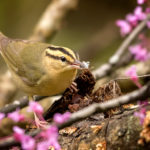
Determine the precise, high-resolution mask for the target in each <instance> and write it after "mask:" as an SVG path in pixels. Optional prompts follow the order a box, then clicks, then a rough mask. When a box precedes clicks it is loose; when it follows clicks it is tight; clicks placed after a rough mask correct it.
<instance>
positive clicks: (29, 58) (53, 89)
mask: <svg viewBox="0 0 150 150" xmlns="http://www.w3.org/2000/svg"><path fill="white" fill-rule="evenodd" d="M0 53H1V55H2V57H3V58H4V60H5V62H6V64H7V66H8V68H9V70H10V72H11V74H12V77H13V79H14V81H15V82H16V83H17V85H18V87H20V89H22V90H23V91H24V92H26V93H27V94H28V96H30V97H33V95H40V96H53V95H57V94H60V93H62V92H63V91H64V90H65V89H66V88H67V87H69V86H70V85H71V83H72V81H73V80H74V78H75V77H76V74H77V69H82V68H86V67H85V64H84V63H82V62H80V61H79V60H78V58H77V56H76V55H75V53H74V52H73V51H72V50H71V49H69V48H66V47H60V46H54V45H51V44H46V43H40V42H36V41H28V40H18V39H11V38H8V37H6V36H5V35H3V34H2V33H1V32H0Z"/></svg>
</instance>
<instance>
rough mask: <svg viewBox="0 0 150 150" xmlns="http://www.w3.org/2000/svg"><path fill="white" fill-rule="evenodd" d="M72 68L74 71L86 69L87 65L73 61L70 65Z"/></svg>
mask: <svg viewBox="0 0 150 150" xmlns="http://www.w3.org/2000/svg"><path fill="white" fill-rule="evenodd" d="M71 66H72V67H74V68H76V69H87V68H88V67H87V65H86V63H85V62H81V61H79V60H75V61H74V62H73V63H72V64H71Z"/></svg>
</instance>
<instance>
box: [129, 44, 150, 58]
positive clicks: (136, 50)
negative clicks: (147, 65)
mask: <svg viewBox="0 0 150 150" xmlns="http://www.w3.org/2000/svg"><path fill="white" fill-rule="evenodd" d="M129 51H130V52H131V54H133V55H134V57H135V60H138V61H146V60H147V59H149V58H150V54H149V53H148V51H147V49H146V48H143V47H142V46H141V45H140V44H137V45H133V46H130V47H129Z"/></svg>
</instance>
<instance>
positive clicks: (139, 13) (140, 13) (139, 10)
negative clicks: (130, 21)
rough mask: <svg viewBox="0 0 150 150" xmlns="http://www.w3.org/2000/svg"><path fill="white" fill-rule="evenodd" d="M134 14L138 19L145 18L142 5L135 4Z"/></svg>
mask: <svg viewBox="0 0 150 150" xmlns="http://www.w3.org/2000/svg"><path fill="white" fill-rule="evenodd" d="M134 15H135V16H136V17H137V18H138V20H144V19H146V14H145V13H144V12H143V10H142V7H140V6H137V7H136V8H135V10H134Z"/></svg>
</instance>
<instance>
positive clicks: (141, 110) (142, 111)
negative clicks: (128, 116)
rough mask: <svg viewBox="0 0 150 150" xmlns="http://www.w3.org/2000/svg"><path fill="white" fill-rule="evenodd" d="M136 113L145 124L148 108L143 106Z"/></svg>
mask: <svg viewBox="0 0 150 150" xmlns="http://www.w3.org/2000/svg"><path fill="white" fill-rule="evenodd" d="M134 115H135V116H136V117H139V119H140V123H141V124H143V122H144V119H145V116H146V109H145V108H141V109H140V111H139V112H135V113H134Z"/></svg>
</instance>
